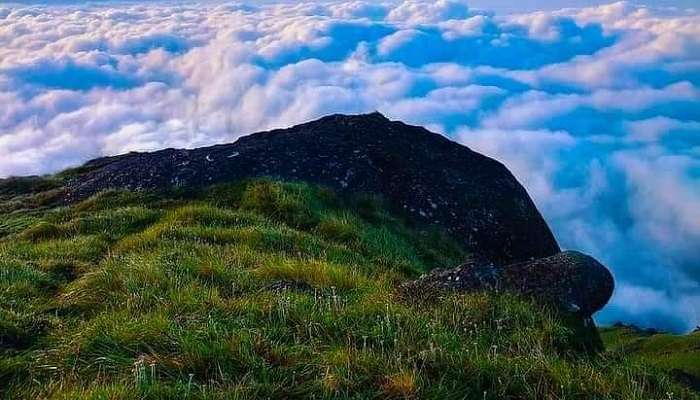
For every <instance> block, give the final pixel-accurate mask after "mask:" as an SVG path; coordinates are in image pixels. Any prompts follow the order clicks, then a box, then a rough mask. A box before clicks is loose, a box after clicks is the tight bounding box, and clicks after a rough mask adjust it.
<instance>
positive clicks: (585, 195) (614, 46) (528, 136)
mask: <svg viewBox="0 0 700 400" xmlns="http://www.w3.org/2000/svg"><path fill="white" fill-rule="evenodd" d="M65 3H66V4H61V5H60V6H59V5H51V4H41V3H35V4H29V5H5V6H3V7H1V8H0V104H1V105H2V107H0V176H8V175H16V174H41V173H49V172H54V171H57V170H60V169H62V168H65V167H68V166H73V165H77V164H79V163H81V162H84V161H86V160H87V159H89V158H93V157H98V156H101V155H108V154H117V153H122V152H126V151H132V150H153V149H159V148H163V147H195V146H202V145H208V144H214V143H220V142H227V141H232V140H235V139H236V138H237V137H239V136H241V135H243V134H246V133H250V132H253V131H257V130H262V129H269V128H274V127H284V126H289V125H293V124H296V123H300V122H303V121H306V120H309V119H312V118H316V117H319V116H321V115H324V114H327V113H332V112H366V111H372V110H376V109H378V110H380V111H382V112H384V113H386V114H387V115H389V116H390V117H392V118H397V119H402V120H405V121H408V122H411V123H415V124H423V125H426V126H428V127H429V128H430V129H433V130H435V131H438V132H440V133H443V134H445V135H447V136H450V137H452V138H454V139H456V140H459V141H461V142H462V143H465V144H467V145H469V146H470V147H472V148H474V149H475V150H478V151H481V152H484V153H486V154H488V155H492V156H494V157H496V158H498V159H499V160H501V161H503V162H504V163H505V164H506V165H508V166H509V168H510V169H511V170H513V172H514V173H515V174H516V176H517V177H518V178H519V179H520V180H521V181H522V182H523V183H524V185H525V186H526V188H527V189H528V191H529V192H530V193H531V195H532V196H533V198H534V199H535V201H536V203H537V204H538V206H539V208H540V209H541V210H542V212H543V214H544V215H545V217H546V219H547V220H548V222H549V223H550V224H551V226H552V227H553V230H554V232H555V235H556V236H557V238H558V240H559V241H560V243H561V244H562V245H563V247H566V248H575V249H580V250H583V251H586V252H589V253H591V254H593V255H594V256H596V257H597V258H599V259H601V260H602V261H603V262H605V263H606V264H607V265H608V266H610V267H611V269H612V270H613V273H614V274H615V276H616V279H617V282H618V291H617V293H616V295H615V297H614V298H613V300H612V303H611V304H610V306H609V307H607V308H606V309H605V310H604V311H603V312H602V313H601V314H600V315H599V316H598V318H599V320H600V321H602V322H614V321H616V320H623V321H626V322H633V323H639V324H642V325H654V326H657V327H661V328H668V329H673V330H678V331H681V330H687V329H690V328H692V327H694V326H695V325H696V324H698V323H699V321H700V316H699V310H700V299H699V298H698V296H697V293H698V292H699V289H700V287H699V286H700V269H699V268H700V253H699V252H698V246H697V245H696V244H697V243H698V242H699V241H700V226H699V225H698V224H699V223H700V192H699V189H698V188H700V11H699V10H684V9H681V8H677V9H675V10H674V9H670V8H660V7H659V8H652V7H645V6H639V5H636V4H635V3H633V2H618V3H612V4H608V5H602V6H596V7H585V8H569V9H563V10H554V8H555V7H549V9H547V10H540V11H536V12H529V13H520V14H508V15H499V14H495V13H492V12H489V11H487V10H486V11H485V10H483V9H477V8H470V7H468V6H467V4H466V3H464V2H463V1H458V0H440V1H427V0H426V1H424V0H404V1H400V0H394V1H380V2H373V1H365V0H356V1H352V2H314V1H309V2H302V3H291V2H280V3H274V2H267V3H262V4H261V3H253V2H251V3H249V4H245V3H206V4H204V5H197V6H194V5H192V6H190V5H187V4H178V5H173V4H170V3H168V4H165V3H162V4H161V3H159V2H150V3H148V4H145V5H138V4H133V3H123V4H122V3H120V4H114V3H110V2H101V3H94V4H71V3H70V2H65ZM581 3H582V2H581V1H571V2H569V3H567V4H577V5H578V4H581ZM528 7H529V6H528Z"/></svg>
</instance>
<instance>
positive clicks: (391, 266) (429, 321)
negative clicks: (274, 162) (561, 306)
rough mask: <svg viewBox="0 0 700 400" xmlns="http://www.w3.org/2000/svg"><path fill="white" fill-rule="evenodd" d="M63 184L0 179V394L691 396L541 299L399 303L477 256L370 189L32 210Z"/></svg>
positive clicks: (296, 188)
mask: <svg viewBox="0 0 700 400" xmlns="http://www.w3.org/2000/svg"><path fill="white" fill-rule="evenodd" d="M62 179H63V178H62V175H59V176H57V177H52V178H46V179H42V178H33V179H16V180H12V181H6V182H4V183H3V184H2V185H0V192H2V195H1V196H2V207H3V211H2V212H3V213H4V214H3V219H2V223H1V225H2V227H0V229H1V231H0V232H1V233H0V235H1V236H2V239H0V393H2V395H3V396H4V397H5V398H27V399H29V398H31V399H36V398H56V399H72V398H94V399H107V398H108V399H120V398H125V399H126V398H173V399H175V398H198V399H199V398H201V399H224V398H424V399H425V398H434V399H452V398H454V399H458V398H459V399H461V398H475V399H477V398H478V399H505V398H512V399H515V398H517V399H542V398H551V399H563V398H599V399H651V398H653V399H661V398H664V399H666V398H673V399H677V398H695V397H693V395H692V393H690V392H689V391H687V390H686V389H684V388H682V387H681V386H679V385H677V384H675V383H673V381H672V380H671V379H670V378H669V377H668V376H667V375H666V374H664V373H663V372H662V371H661V369H657V368H656V367H653V366H649V365H647V364H643V363H641V362H638V361H637V360H635V359H628V358H626V357H624V356H623V355H621V354H616V353H610V354H608V353H602V354H597V355H595V354H591V353H589V352H586V351H585V350H584V347H585V346H583V345H582V343H585V342H586V341H587V340H588V339H589V338H586V335H590V334H591V332H590V331H587V330H585V329H582V328H581V325H580V320H579V319H578V318H576V317H573V316H571V315H568V314H566V313H563V312H560V311H557V310H556V309H554V308H551V307H549V306H546V305H542V304H538V303H535V302H532V301H530V300H526V299H523V298H518V297H514V296H511V295H507V294H494V293H486V292H485V293H472V294H457V293H455V294H447V295H445V296H441V297H439V298H437V299H431V300H425V301H423V300H420V299H418V298H410V297H407V296H406V295H405V294H403V293H401V291H399V290H397V287H399V286H400V284H401V283H403V282H406V281H407V280H410V279H412V278H415V277H417V276H418V275H419V274H420V273H422V272H425V271H427V270H428V269H430V268H433V267H438V266H453V265H457V264H458V263H460V262H461V261H462V260H464V259H465V257H467V256H468V255H467V254H466V253H465V251H464V250H463V246H461V245H460V243H459V242H458V241H456V240H454V239H451V238H449V237H447V236H446V234H445V233H443V232H441V231H439V230H433V229H422V228H421V229H418V226H415V225H413V224H411V223H410V222H406V221H405V220H404V219H403V218H401V217H398V216H396V215H394V214H393V213H392V212H391V211H389V208H387V205H386V203H385V202H383V201H382V200H381V198H379V197H376V196H367V195H357V196H351V197H339V196H337V195H336V194H335V193H334V192H333V191H332V190H329V189H324V188H321V187H318V186H313V185H308V184H300V183H296V184H292V183H282V182H278V181H271V180H252V181H243V182H238V183H235V184H227V185H216V186H212V187H209V188H206V189H198V190H191V191H188V190H180V191H171V192H167V193H165V192H158V193H156V192H151V191H142V192H127V191H115V190H111V191H106V192H102V193H99V194H96V195H94V196H91V197H89V198H87V199H85V200H82V201H80V202H76V203H74V204H71V205H70V206H58V207H56V206H54V205H50V206H42V204H46V202H47V201H49V200H50V199H52V198H54V194H55V193H54V192H55V190H56V187H59V186H60V184H61V182H62ZM52 191H54V192H52ZM49 203H50V201H49Z"/></svg>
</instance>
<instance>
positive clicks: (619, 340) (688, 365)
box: [600, 326, 700, 392]
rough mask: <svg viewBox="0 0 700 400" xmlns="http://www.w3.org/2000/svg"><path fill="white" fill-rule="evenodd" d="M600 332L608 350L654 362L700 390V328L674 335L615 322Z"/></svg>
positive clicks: (653, 363) (652, 363)
mask: <svg viewBox="0 0 700 400" xmlns="http://www.w3.org/2000/svg"><path fill="white" fill-rule="evenodd" d="M600 334H601V337H602V339H603V340H604V341H605V344H606V346H607V349H608V351H610V352H616V353H619V354H623V355H625V356H626V357H629V358H633V359H637V360H641V361H643V362H645V363H648V364H650V365H655V366H657V367H659V368H661V369H663V370H665V371H667V372H669V373H670V374H671V375H672V376H674V377H675V378H676V379H677V380H678V381H680V382H683V383H684V384H685V385H687V386H689V387H692V388H693V389H694V390H696V391H698V392H700V332H698V331H696V332H693V333H690V334H687V335H673V334H669V333H663V332H654V331H645V330H640V329H638V328H635V327H632V326H614V327H607V328H603V329H601V331H600Z"/></svg>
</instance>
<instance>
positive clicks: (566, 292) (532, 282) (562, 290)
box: [404, 251, 614, 317]
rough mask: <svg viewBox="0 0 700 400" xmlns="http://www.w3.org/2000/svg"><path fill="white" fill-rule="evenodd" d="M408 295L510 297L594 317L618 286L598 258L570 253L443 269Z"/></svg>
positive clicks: (415, 284)
mask: <svg viewBox="0 0 700 400" xmlns="http://www.w3.org/2000/svg"><path fill="white" fill-rule="evenodd" d="M404 289H405V290H407V292H411V293H413V294H414V295H415V294H418V293H430V292H432V291H434V290H452V291H459V292H480V291H505V292H511V293H516V294H520V295H524V296H528V297H533V298H536V299H541V300H545V301H549V302H554V303H555V304H558V305H560V306H561V307H562V308H563V309H565V310H567V311H569V312H574V313H577V314H580V315H582V316H584V317H590V316H591V315H593V313H595V312H596V311H598V310H600V309H601V308H603V306H605V304H606V303H607V302H608V300H610V297H611V296H612V293H613V289H614V281H613V277H612V275H611V274H610V272H609V271H608V270H607V269H606V268H605V267H604V266H603V265H601V264H600V263H599V262H598V261H596V260H595V259H594V258H593V257H590V256H587V255H585V254H582V253H579V252H576V251H564V252H561V253H558V254H556V255H553V256H550V257H545V258H540V259H536V260H532V261H526V262H521V263H516V264H510V265H506V266H499V265H494V264H493V263H488V262H470V263H467V264H463V265H461V266H459V267H457V268H452V269H438V270H434V271H432V272H431V273H429V274H427V275H425V276H423V277H421V278H420V279H418V280H416V281H413V282H411V283H409V284H407V285H406V286H405V288H404Z"/></svg>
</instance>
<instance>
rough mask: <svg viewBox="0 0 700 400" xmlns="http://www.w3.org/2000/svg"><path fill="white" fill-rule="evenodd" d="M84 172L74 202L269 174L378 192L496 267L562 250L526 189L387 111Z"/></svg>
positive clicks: (108, 161)
mask: <svg viewBox="0 0 700 400" xmlns="http://www.w3.org/2000/svg"><path fill="white" fill-rule="evenodd" d="M77 171H79V172H80V173H79V174H78V175H77V176H76V177H75V178H74V179H73V180H72V181H71V182H70V183H69V185H68V188H67V190H66V194H65V200H66V201H68V202H74V201H77V200H81V199H84V198H86V197H88V196H91V195H93V194H95V193H98V192H100V191H102V190H105V189H109V188H121V189H130V190H146V189H165V188H171V187H198V186H206V185H211V184H215V183H223V182H231V181H236V180H240V179H245V178H253V177H262V176H269V177H274V178H278V179H282V180H289V181H306V182H310V183H315V184H321V185H324V186H328V187H330V188H332V189H334V190H335V191H337V192H338V193H341V194H344V193H360V192H365V193H375V194H380V195H382V196H383V197H384V198H385V199H386V200H387V201H388V202H389V203H390V204H391V205H392V206H393V207H394V209H395V210H396V211H399V212H401V213H403V214H404V215H406V216H407V217H408V219H409V220H412V221H414V222H416V223H418V224H427V225H429V224H434V225H438V226H441V227H443V228H445V229H446V230H447V231H448V232H449V233H450V234H451V235H452V236H453V237H455V238H456V239H457V240H459V241H460V242H462V243H463V244H464V246H465V248H466V249H467V250H468V251H469V252H471V253H473V254H476V255H478V256H479V257H482V258H484V259H488V260H490V261H493V262H498V263H513V262H518V261H527V260H530V259H532V258H541V257H547V256H551V255H554V254H556V253H557V252H558V251H559V246H558V245H557V243H556V241H555V239H554V236H553V235H552V233H551V231H550V230H549V227H548V226H547V224H546V223H545V221H544V220H543V219H542V216H541V215H540V213H539V212H538V211H537V208H536V207H535V205H534V204H533V202H532V200H531V199H530V197H529V196H528V194H527V192H526V191H525V189H524V188H523V187H522V186H521V185H520V184H519V183H518V181H517V180H516V179H515V178H514V177H513V175H512V174H511V173H510V172H509V171H508V169H506V168H505V167H504V166H503V165H502V164H501V163H499V162H497V161H495V160H493V159H491V158H488V157H486V156H483V155H481V154H479V153H476V152H474V151H471V150H470V149H469V148H467V147H465V146H462V145H460V144H458V143H455V142H453V141H450V140H448V139H447V138H445V137H444V136H442V135H438V134H435V133H432V132H429V131H427V130H426V129H424V128H421V127H417V126H410V125H406V124H404V123H402V122H397V121H390V120H388V119H387V118H386V117H384V116H383V115H381V114H379V113H372V114H365V115H331V116H327V117H324V118H321V119H319V120H317V121H313V122H309V123H306V124H302V125H298V126H294V127H292V128H289V129H278V130H273V131H269V132H261V133H255V134H252V135H249V136H245V137H242V138H240V139H239V140H238V141H236V142H235V143H232V144H225V145H218V146H213V147H205V148H198V149H193V150H176V149H166V150H162V151H157V152H153V153H130V154H125V155H121V156H116V157H106V158H100V159H96V160H93V161H90V162H88V163H87V164H85V165H84V166H83V167H81V168H79V169H78V170H77Z"/></svg>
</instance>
